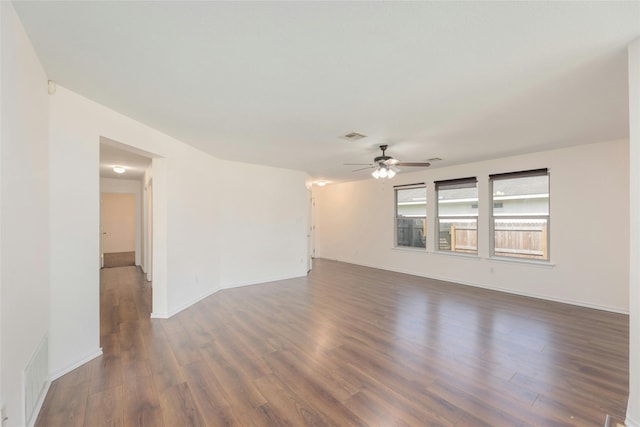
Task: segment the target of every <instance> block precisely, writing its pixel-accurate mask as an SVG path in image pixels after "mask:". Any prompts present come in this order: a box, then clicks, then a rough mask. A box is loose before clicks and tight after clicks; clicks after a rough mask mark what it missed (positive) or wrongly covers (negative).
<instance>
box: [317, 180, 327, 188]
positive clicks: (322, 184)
mask: <svg viewBox="0 0 640 427" xmlns="http://www.w3.org/2000/svg"><path fill="white" fill-rule="evenodd" d="M316 185H317V186H318V187H324V186H325V185H327V181H316Z"/></svg>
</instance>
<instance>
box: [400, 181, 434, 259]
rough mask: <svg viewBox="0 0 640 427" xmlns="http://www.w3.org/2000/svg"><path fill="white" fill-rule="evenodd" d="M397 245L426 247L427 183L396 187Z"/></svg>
mask: <svg viewBox="0 0 640 427" xmlns="http://www.w3.org/2000/svg"><path fill="white" fill-rule="evenodd" d="M395 190H396V246H397V247H407V248H426V243H425V241H426V240H425V239H426V219H427V188H426V186H425V184H411V185H402V186H397V187H395Z"/></svg>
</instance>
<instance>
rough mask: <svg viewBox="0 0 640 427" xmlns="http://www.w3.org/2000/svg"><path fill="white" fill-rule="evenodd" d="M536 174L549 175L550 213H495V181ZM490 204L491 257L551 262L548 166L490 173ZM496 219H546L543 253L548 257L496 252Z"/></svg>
mask: <svg viewBox="0 0 640 427" xmlns="http://www.w3.org/2000/svg"><path fill="white" fill-rule="evenodd" d="M534 176H546V177H547V204H548V205H547V208H548V209H547V210H548V213H547V214H546V215H539V214H537V215H526V216H523V215H497V216H496V215H495V209H496V207H495V205H494V203H495V199H494V197H495V196H494V194H493V187H494V182H495V181H497V180H503V179H516V178H528V177H534ZM489 206H490V207H491V210H490V211H489V257H490V258H494V259H497V260H509V261H519V262H525V263H526V262H529V263H531V262H532V263H544V264H549V263H551V245H550V243H551V234H550V231H551V175H550V173H549V170H548V169H547V168H541V169H531V170H525V171H517V172H506V173H499V174H492V175H489ZM496 219H503V220H504V219H507V220H509V219H511V220H515V219H532V220H546V236H545V241H546V244H544V245H543V248H544V249H543V254H544V253H546V258H538V257H536V258H534V257H530V256H514V255H512V256H509V255H500V254H496V238H495V236H496Z"/></svg>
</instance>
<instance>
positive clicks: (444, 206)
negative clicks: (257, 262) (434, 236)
mask: <svg viewBox="0 0 640 427" xmlns="http://www.w3.org/2000/svg"><path fill="white" fill-rule="evenodd" d="M435 184H436V194H437V195H438V240H437V243H436V244H437V245H438V250H439V251H445V252H458V253H467V254H477V253H478V181H477V179H476V178H475V177H473V178H462V179H451V180H447V181H436V183H435Z"/></svg>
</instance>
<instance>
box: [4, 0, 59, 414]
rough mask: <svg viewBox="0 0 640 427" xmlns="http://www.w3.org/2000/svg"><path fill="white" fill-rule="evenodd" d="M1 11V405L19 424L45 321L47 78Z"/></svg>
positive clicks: (9, 13) (8, 12)
mask: <svg viewBox="0 0 640 427" xmlns="http://www.w3.org/2000/svg"><path fill="white" fill-rule="evenodd" d="M0 10H1V12H0V14H1V15H2V17H1V19H2V21H1V25H0V28H1V34H2V36H1V40H2V46H1V56H2V65H1V70H2V71H1V80H2V86H1V93H2V98H1V103H2V106H1V108H0V110H1V115H2V119H1V125H0V128H1V136H0V141H1V143H0V147H1V148H0V151H1V152H2V157H1V164H0V182H1V185H2V187H1V190H0V195H1V204H2V218H1V223H0V229H1V230H2V239H1V246H0V247H1V249H0V254H1V259H0V263H1V266H2V269H1V272H0V284H1V285H0V302H1V305H0V325H1V328H2V330H1V332H0V349H1V354H0V358H1V365H0V372H1V373H2V376H1V387H0V389H1V392H0V394H1V396H2V398H1V399H0V402H2V403H4V404H5V405H6V414H5V415H6V416H8V417H9V419H8V422H7V423H6V424H5V425H6V426H22V425H24V424H26V420H25V419H24V402H23V392H22V372H23V370H24V368H25V366H26V365H27V363H28V362H29V360H30V358H31V356H32V355H33V353H34V351H35V350H36V347H37V346H38V344H39V343H40V341H41V340H42V338H43V337H44V336H45V335H46V334H47V329H48V322H49V219H48V209H49V186H48V170H49V166H48V161H49V158H48V132H49V128H48V120H49V119H48V99H47V98H48V95H47V76H46V75H45V73H44V71H43V69H42V66H41V65H40V62H39V60H38V58H37V56H36V54H35V52H34V50H33V47H32V46H31V43H30V41H29V39H28V38H27V36H26V34H25V32H24V29H23V28H22V24H21V23H20V21H19V20H18V17H17V16H16V14H15V11H14V10H13V6H12V5H11V3H9V2H1V3H0ZM0 404H1V403H0Z"/></svg>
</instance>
